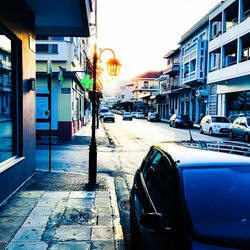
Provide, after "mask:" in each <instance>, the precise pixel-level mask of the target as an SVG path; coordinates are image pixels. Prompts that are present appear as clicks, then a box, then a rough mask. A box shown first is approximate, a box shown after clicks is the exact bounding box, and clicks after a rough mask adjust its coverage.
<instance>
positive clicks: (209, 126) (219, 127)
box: [200, 115, 232, 136]
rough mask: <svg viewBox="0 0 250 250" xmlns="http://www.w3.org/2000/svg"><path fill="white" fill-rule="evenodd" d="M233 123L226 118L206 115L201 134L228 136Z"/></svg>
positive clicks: (202, 121) (201, 124)
mask: <svg viewBox="0 0 250 250" xmlns="http://www.w3.org/2000/svg"><path fill="white" fill-rule="evenodd" d="M231 124H232V123H231V121H230V120H229V119H228V118H227V117H226V116H219V115H206V116H205V117H203V119H202V120H201V123H200V133H201V134H203V133H208V134H209V135H211V136H212V135H214V134H217V135H219V134H228V133H229V128H230V126H231Z"/></svg>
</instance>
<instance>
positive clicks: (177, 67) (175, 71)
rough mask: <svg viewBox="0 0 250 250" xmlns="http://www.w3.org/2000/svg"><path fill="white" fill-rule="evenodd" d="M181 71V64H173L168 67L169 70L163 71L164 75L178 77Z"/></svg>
mask: <svg viewBox="0 0 250 250" xmlns="http://www.w3.org/2000/svg"><path fill="white" fill-rule="evenodd" d="M179 71H180V64H179V63H171V64H170V65H168V68H167V69H165V70H164V71H163V74H164V75H169V76H171V75H177V74H178V73H179Z"/></svg>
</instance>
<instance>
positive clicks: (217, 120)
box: [212, 116, 230, 123]
mask: <svg viewBox="0 0 250 250" xmlns="http://www.w3.org/2000/svg"><path fill="white" fill-rule="evenodd" d="M212 122H224V123H230V121H229V120H228V118H227V117H224V116H217V117H212Z"/></svg>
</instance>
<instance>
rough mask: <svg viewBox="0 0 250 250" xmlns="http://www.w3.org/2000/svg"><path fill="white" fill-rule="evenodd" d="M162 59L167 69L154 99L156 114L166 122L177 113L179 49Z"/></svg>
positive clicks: (178, 104)
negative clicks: (164, 60)
mask: <svg viewBox="0 0 250 250" xmlns="http://www.w3.org/2000/svg"><path fill="white" fill-rule="evenodd" d="M164 58H165V59H166V60H167V67H166V68H165V69H164V71H163V74H162V75H161V76H160V78H159V83H160V93H159V95H157V97H156V102H157V104H158V105H157V106H158V110H157V113H158V115H159V117H160V118H161V119H162V120H168V119H169V118H170V116H171V115H172V114H175V113H179V110H180V95H179V92H180V90H181V89H182V88H181V87H180V48H177V49H176V50H171V51H169V52H168V53H167V54H166V55H165V56H164Z"/></svg>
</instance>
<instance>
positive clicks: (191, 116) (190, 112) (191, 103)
mask: <svg viewBox="0 0 250 250" xmlns="http://www.w3.org/2000/svg"><path fill="white" fill-rule="evenodd" d="M189 106H190V109H189V114H187V115H188V116H189V119H190V120H191V121H192V120H193V110H194V107H193V102H192V100H191V98H190V101H189Z"/></svg>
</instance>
